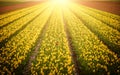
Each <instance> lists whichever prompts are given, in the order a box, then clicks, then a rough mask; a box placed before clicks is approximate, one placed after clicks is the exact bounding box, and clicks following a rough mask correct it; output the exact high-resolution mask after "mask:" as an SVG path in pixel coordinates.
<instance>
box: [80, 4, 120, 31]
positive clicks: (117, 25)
mask: <svg viewBox="0 0 120 75" xmlns="http://www.w3.org/2000/svg"><path fill="white" fill-rule="evenodd" d="M79 9H80V10H81V11H82V12H85V13H87V14H89V15H90V16H92V17H94V18H96V19H98V20H100V21H102V22H104V23H106V24H107V25H109V26H110V27H113V28H114V29H117V30H118V31H120V21H119V19H120V16H118V17H119V18H118V17H115V18H111V17H109V16H105V15H103V14H100V13H96V12H95V11H94V10H93V9H91V8H89V7H86V6H82V5H81V6H79ZM111 16H113V15H111ZM116 16H117V15H116Z"/></svg>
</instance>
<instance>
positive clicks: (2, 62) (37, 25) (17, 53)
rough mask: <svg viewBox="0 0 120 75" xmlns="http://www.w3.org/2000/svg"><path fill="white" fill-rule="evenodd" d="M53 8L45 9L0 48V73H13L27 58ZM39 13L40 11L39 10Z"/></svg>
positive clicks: (3, 74)
mask: <svg viewBox="0 0 120 75" xmlns="http://www.w3.org/2000/svg"><path fill="white" fill-rule="evenodd" d="M51 9H52V8H49V9H47V10H45V12H43V13H42V14H41V15H39V16H38V17H36V19H35V20H33V21H32V22H31V23H29V24H28V26H27V27H26V28H25V29H24V30H22V31H21V32H20V33H18V34H17V35H16V36H14V37H13V38H12V39H10V40H9V41H8V42H7V43H6V44H5V47H2V48H1V49H0V74H2V75H5V74H8V75H11V74H14V73H15V69H17V68H19V65H20V64H21V63H22V61H24V60H25V59H26V57H27V55H28V53H29V52H31V48H32V47H33V46H34V43H35V42H36V40H37V38H38V37H39V35H40V32H41V30H42V28H43V27H44V24H45V23H46V20H47V19H48V17H49V15H50V13H51ZM38 13H40V12H39V11H38ZM36 14H37V13H36ZM29 17H30V15H29ZM41 19H42V20H41Z"/></svg>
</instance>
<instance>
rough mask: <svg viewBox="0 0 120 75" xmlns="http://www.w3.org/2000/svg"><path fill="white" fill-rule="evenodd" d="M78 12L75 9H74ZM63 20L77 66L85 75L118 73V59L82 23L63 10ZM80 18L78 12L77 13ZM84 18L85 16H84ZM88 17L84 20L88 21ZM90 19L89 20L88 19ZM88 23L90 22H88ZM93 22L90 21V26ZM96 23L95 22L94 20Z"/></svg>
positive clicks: (119, 62)
mask: <svg viewBox="0 0 120 75" xmlns="http://www.w3.org/2000/svg"><path fill="white" fill-rule="evenodd" d="M74 9H75V10H78V9H77V8H74ZM63 11H64V18H65V21H66V23H67V27H68V29H69V33H70V35H71V38H72V46H73V47H74V49H75V51H76V54H77V56H78V61H79V62H80V63H79V64H80V65H81V66H79V67H80V68H81V70H82V71H83V72H84V71H85V74H86V75H87V74H97V75H102V74H105V75H109V74H112V73H114V74H115V73H117V74H119V73H120V65H119V64H120V58H118V57H117V55H116V54H115V53H114V52H112V51H110V50H109V49H108V48H107V47H106V45H104V44H103V42H102V41H100V40H99V38H98V37H97V36H96V35H95V34H94V33H92V32H91V31H90V30H89V29H88V28H87V27H86V26H85V25H84V24H83V22H82V21H81V20H80V19H79V18H78V17H76V16H75V15H74V14H73V13H71V12H70V11H69V10H68V9H65V8H64V10H63ZM77 14H79V16H81V14H83V13H80V12H77ZM84 17H85V18H86V15H84ZM88 18H90V16H88V17H87V18H86V20H88ZM90 19H91V18H90ZM89 21H90V20H89ZM93 21H94V20H93V19H92V21H90V22H91V23H92V24H94V22H93ZM95 22H97V20H95ZM96 26H97V24H96ZM93 29H94V28H93ZM108 32H109V31H108ZM108 36H109V34H108Z"/></svg>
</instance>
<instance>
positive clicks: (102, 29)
mask: <svg viewBox="0 0 120 75" xmlns="http://www.w3.org/2000/svg"><path fill="white" fill-rule="evenodd" d="M71 8H72V10H73V12H74V13H75V14H76V15H77V17H79V18H80V19H81V20H82V21H83V22H84V24H85V25H86V26H87V27H88V28H89V29H90V30H91V31H92V32H94V33H95V34H96V35H97V36H98V37H99V38H100V39H101V40H102V41H104V43H105V44H107V45H108V46H109V47H110V48H111V49H112V50H113V51H114V52H116V53H117V54H120V50H119V49H120V40H119V39H120V32H119V31H117V30H116V29H113V28H111V27H109V26H108V25H107V24H105V23H103V22H102V21H100V20H97V19H96V18H93V17H92V16H90V15H88V14H86V13H84V12H83V11H81V10H80V8H79V6H75V5H73V6H72V7H71ZM75 8H76V9H75ZM86 11H87V9H86ZM88 13H89V12H88ZM94 15H96V14H94ZM101 19H103V18H102V17H101Z"/></svg>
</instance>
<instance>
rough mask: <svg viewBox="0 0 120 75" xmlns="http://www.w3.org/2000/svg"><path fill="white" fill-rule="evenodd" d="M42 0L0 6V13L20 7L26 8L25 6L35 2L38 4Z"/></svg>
mask: <svg viewBox="0 0 120 75" xmlns="http://www.w3.org/2000/svg"><path fill="white" fill-rule="evenodd" d="M39 3H42V2H25V3H22V4H14V5H10V6H4V7H0V14H3V13H6V12H9V11H14V10H17V9H22V8H26V7H30V6H33V5H36V4H39Z"/></svg>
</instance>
